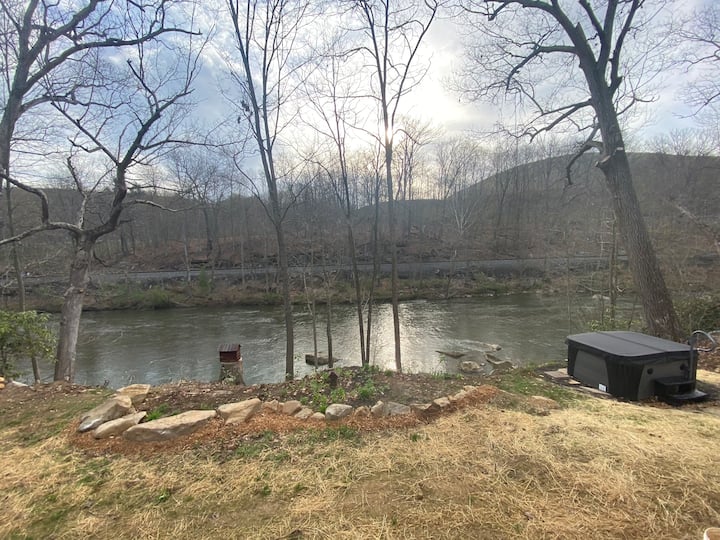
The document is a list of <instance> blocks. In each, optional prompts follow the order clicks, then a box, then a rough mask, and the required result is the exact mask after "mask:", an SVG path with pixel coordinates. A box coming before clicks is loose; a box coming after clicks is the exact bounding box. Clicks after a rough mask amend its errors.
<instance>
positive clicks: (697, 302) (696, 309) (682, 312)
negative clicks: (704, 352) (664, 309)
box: [675, 295, 720, 336]
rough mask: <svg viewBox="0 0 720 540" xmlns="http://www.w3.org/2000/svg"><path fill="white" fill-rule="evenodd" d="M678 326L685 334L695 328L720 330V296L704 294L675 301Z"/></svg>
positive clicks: (709, 330)
mask: <svg viewBox="0 0 720 540" xmlns="http://www.w3.org/2000/svg"><path fill="white" fill-rule="evenodd" d="M675 311H676V312H677V316H678V320H679V322H680V327H681V328H682V330H683V332H684V333H685V334H686V335H688V336H689V335H690V334H692V333H693V332H694V331H695V330H704V331H705V332H712V331H713V330H720V296H713V295H704V296H700V297H693V298H685V299H683V300H680V301H678V302H675Z"/></svg>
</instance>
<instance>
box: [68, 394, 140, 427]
mask: <svg viewBox="0 0 720 540" xmlns="http://www.w3.org/2000/svg"><path fill="white" fill-rule="evenodd" d="M134 412H135V409H133V406H132V401H131V400H130V398H129V397H128V396H115V397H111V398H110V399H108V400H107V401H105V402H104V403H102V404H100V405H98V406H97V407H95V408H94V409H92V410H90V411H88V412H86V413H85V414H83V415H82V416H81V417H80V427H78V431H79V432H80V433H84V432H86V431H90V430H93V429H95V428H96V427H98V426H100V425H102V424H104V423H105V422H109V421H110V420H115V419H116V418H121V417H123V416H125V415H127V414H130V413H134Z"/></svg>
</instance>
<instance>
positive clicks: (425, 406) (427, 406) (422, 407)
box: [410, 403, 440, 414]
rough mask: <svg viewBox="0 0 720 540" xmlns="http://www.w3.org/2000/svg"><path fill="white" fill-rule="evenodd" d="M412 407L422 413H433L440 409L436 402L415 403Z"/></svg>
mask: <svg viewBox="0 0 720 540" xmlns="http://www.w3.org/2000/svg"><path fill="white" fill-rule="evenodd" d="M410 408H411V409H412V410H413V411H415V412H418V413H420V414H432V413H436V412H438V411H439V410H440V407H438V406H437V405H436V404H435V403H413V404H412V405H410Z"/></svg>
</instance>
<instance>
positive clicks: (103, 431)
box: [93, 411, 147, 439]
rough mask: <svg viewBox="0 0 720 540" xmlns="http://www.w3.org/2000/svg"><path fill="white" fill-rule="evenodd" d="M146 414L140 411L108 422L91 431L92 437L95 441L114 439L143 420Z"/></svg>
mask: <svg viewBox="0 0 720 540" xmlns="http://www.w3.org/2000/svg"><path fill="white" fill-rule="evenodd" d="M146 414H147V412H145V411H140V412H137V413H133V414H126V415H125V416H122V417H120V418H116V419H115V420H110V421H109V422H105V423H104V424H102V425H100V426H98V427H97V428H95V431H93V437H95V438H96V439H107V438H108V437H116V436H117V435H122V434H123V433H125V431H127V430H128V429H130V428H131V427H133V426H136V425H137V424H139V423H140V421H141V420H142V419H143V418H145V415H146Z"/></svg>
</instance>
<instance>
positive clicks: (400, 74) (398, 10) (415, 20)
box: [354, 0, 439, 371]
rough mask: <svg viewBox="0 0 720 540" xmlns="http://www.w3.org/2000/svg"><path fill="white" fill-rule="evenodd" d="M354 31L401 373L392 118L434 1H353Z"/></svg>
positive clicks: (410, 80) (409, 83)
mask: <svg viewBox="0 0 720 540" xmlns="http://www.w3.org/2000/svg"><path fill="white" fill-rule="evenodd" d="M354 5H355V10H356V12H357V13H358V15H359V18H360V21H361V26H360V28H359V30H360V31H361V32H362V34H363V35H364V38H365V41H364V45H363V49H364V50H365V51H366V52H367V54H368V55H369V57H370V60H371V64H372V67H371V70H372V72H373V77H372V78H371V81H372V85H373V87H372V95H373V96H374V97H375V99H376V100H377V103H378V107H379V112H380V117H381V122H382V135H381V137H380V141H381V144H382V147H383V150H384V157H385V183H386V187H387V198H388V237H389V243H390V257H391V266H392V274H391V289H392V290H391V296H392V312H393V330H394V337H395V368H396V369H397V370H398V371H402V357H401V351H400V311H399V297H398V256H397V238H396V219H395V204H394V203H395V201H394V190H395V186H394V182H393V149H394V136H395V134H396V129H397V126H396V119H397V114H398V109H399V106H400V102H401V99H402V97H403V96H404V95H406V94H407V93H408V92H410V91H411V90H412V88H413V87H414V86H415V85H416V84H417V82H418V77H417V74H413V72H412V71H411V68H412V66H413V61H414V60H416V57H417V53H418V50H419V49H420V45H421V43H422V41H423V38H424V37H425V35H426V34H427V31H428V30H429V29H430V25H431V24H432V22H433V20H434V19H435V16H436V15H437V12H438V9H439V4H438V2H437V1H435V0H424V1H423V2H422V3H417V2H412V1H404V2H403V1H397V2H393V1H392V0H378V1H372V2H371V1H369V0H355V1H354Z"/></svg>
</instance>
